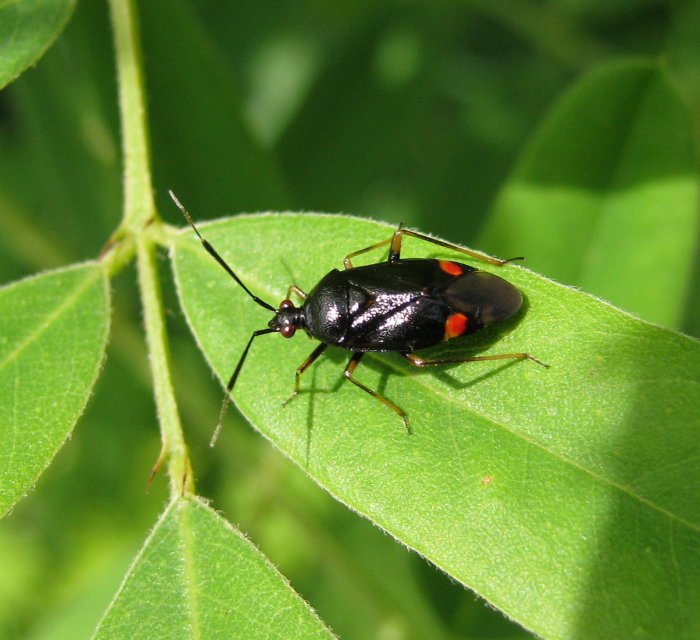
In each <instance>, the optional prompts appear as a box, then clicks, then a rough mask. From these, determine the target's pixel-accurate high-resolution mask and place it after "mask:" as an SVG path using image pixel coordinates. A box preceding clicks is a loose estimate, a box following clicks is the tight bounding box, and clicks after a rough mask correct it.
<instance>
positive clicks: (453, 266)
mask: <svg viewBox="0 0 700 640" xmlns="http://www.w3.org/2000/svg"><path fill="white" fill-rule="evenodd" d="M440 268H441V269H442V270H443V271H444V272H445V273H449V274H450V275H451V276H461V275H462V274H463V273H464V269H462V267H460V266H459V265H458V264H457V263H456V262H450V261H449V260H440Z"/></svg>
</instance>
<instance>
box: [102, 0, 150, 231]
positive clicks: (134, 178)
mask: <svg viewBox="0 0 700 640" xmlns="http://www.w3.org/2000/svg"><path fill="white" fill-rule="evenodd" d="M109 6H110V12H111V16H112V27H113V29H114V47H115V50H116V59H117V76H118V80H119V111H120V117H121V131H122V153H123V155H124V219H123V221H122V226H123V227H125V228H126V229H127V230H128V231H129V232H131V233H134V234H139V233H140V232H141V231H142V230H143V228H144V226H145V225H146V224H148V223H149V222H152V221H153V220H154V219H155V218H156V215H157V214H156V211H155V205H154V202H153V195H152V192H151V164H150V152H149V148H148V125H147V121H146V102H145V99H144V90H143V85H144V83H143V65H142V61H141V47H140V41H139V31H138V21H137V14H136V9H135V6H134V2H133V0H110V3H109Z"/></svg>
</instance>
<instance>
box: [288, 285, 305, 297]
mask: <svg viewBox="0 0 700 640" xmlns="http://www.w3.org/2000/svg"><path fill="white" fill-rule="evenodd" d="M292 292H293V293H296V294H297V295H298V296H299V297H300V298H301V299H302V300H306V294H305V293H304V292H303V291H302V290H301V289H300V288H299V287H297V286H296V285H295V284H290V285H289V289H287V300H291V297H292Z"/></svg>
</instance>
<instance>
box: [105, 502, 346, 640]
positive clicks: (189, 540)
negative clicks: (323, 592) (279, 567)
mask: <svg viewBox="0 0 700 640" xmlns="http://www.w3.org/2000/svg"><path fill="white" fill-rule="evenodd" d="M333 637H334V636H333V634H332V633H331V632H330V631H329V630H328V629H327V628H326V627H324V625H323V623H322V622H321V621H320V620H319V619H318V618H317V617H316V615H315V614H314V612H313V611H312V610H311V609H310V608H309V607H308V605H306V603H305V602H304V601H303V600H302V599H301V598H300V597H299V596H298V595H297V594H296V593H295V592H294V591H293V590H292V589H291V587H290V586H289V584H288V583H287V582H286V580H285V579H284V578H283V577H282V576H281V575H280V574H279V573H278V572H277V571H276V570H275V568H274V567H273V566H272V565H271V564H270V562H269V561H268V560H267V559H266V558H265V557H264V556H263V555H262V554H261V553H260V552H259V551H258V550H257V549H256V548H255V547H254V546H253V545H252V544H251V543H250V542H248V541H247V540H246V539H245V538H244V537H243V535H242V534H241V533H240V532H239V531H237V530H236V529H234V528H233V527H232V526H231V525H230V524H229V523H227V522H226V521H225V520H224V519H223V518H221V517H220V516H218V515H217V514H216V513H214V511H212V510H211V509H210V508H209V507H208V506H207V505H206V504H204V502H202V501H200V500H198V499H193V498H182V499H178V500H176V501H174V502H172V503H171V504H170V506H169V507H168V508H167V509H166V511H165V512H164V513H163V515H162V517H161V519H160V520H159V522H158V524H157V525H156V527H155V529H154V530H153V531H152V532H151V535H150V537H149V538H148V540H147V541H146V543H145V544H144V546H143V548H142V550H141V552H140V553H139V555H138V557H137V558H136V560H135V561H134V564H133V565H132V567H131V569H130V570H129V573H128V574H127V576H126V579H125V581H124V583H123V584H122V586H121V589H120V590H119V592H118V593H117V595H116V597H115V599H114V600H113V602H112V604H111V605H110V608H109V609H108V610H107V613H106V614H105V617H104V618H103V620H102V622H101V623H100V625H99V627H98V629H97V631H96V633H95V635H94V638H97V639H102V638H130V639H132V640H136V639H138V638H147V639H148V640H151V639H152V638H169V639H171V640H177V639H178V638H227V639H231V640H233V639H235V638H241V639H245V640H254V639H255V638H261V639H265V640H267V639H268V638H290V639H292V638H299V639H304V640H306V639H307V638H333Z"/></svg>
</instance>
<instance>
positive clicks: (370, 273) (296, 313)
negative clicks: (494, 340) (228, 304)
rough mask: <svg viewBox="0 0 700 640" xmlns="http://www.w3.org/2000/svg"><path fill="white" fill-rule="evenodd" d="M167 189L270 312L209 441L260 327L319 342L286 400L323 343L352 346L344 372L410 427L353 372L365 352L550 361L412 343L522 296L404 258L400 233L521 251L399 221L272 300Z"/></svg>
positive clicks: (476, 325) (470, 323)
mask: <svg viewBox="0 0 700 640" xmlns="http://www.w3.org/2000/svg"><path fill="white" fill-rule="evenodd" d="M170 197H171V198H172V199H173V201H174V202H175V204H176V205H177V207H178V208H179V209H180V211H181V212H182V214H183V215H184V216H185V219H186V220H187V222H188V223H189V224H190V226H191V227H192V229H193V230H194V232H195V233H196V234H197V237H198V238H199V240H200V242H201V243H202V245H203V246H204V248H205V249H206V250H207V251H208V252H209V254H211V256H212V257H213V258H214V259H215V260H216V261H217V262H218V263H219V264H220V265H221V266H222V267H223V268H224V270H225V271H226V272H227V273H228V274H229V275H230V276H231V277H232V278H233V279H234V280H235V281H236V282H237V283H238V284H239V285H240V286H241V287H242V288H243V290H244V291H245V292H246V293H247V294H248V295H249V296H250V297H251V298H252V299H253V300H254V301H255V302H256V303H257V304H259V305H260V306H261V307H263V308H265V309H267V310H268V311H271V312H272V313H273V314H274V316H273V317H272V319H271V320H270V321H269V322H268V324H267V328H265V329H258V330H256V331H254V332H253V333H252V335H251V336H250V339H249V340H248V343H247V344H246V346H245V349H243V353H242V355H241V357H240V358H239V360H238V363H237V364H236V368H235V369H234V371H233V374H232V375H231V378H230V379H229V382H228V384H227V385H226V394H225V396H224V400H223V402H222V406H221V414H220V416H219V422H218V423H217V428H216V431H215V433H214V436H213V438H212V443H213V442H214V441H215V440H216V437H217V435H218V432H219V430H220V428H221V422H222V419H223V416H224V414H225V412H226V408H227V406H228V402H229V398H230V394H231V392H232V391H233V388H234V386H235V384H236V380H237V379H238V375H239V374H240V372H241V368H242V367H243V363H244V361H245V359H246V356H247V355H248V351H249V350H250V346H251V344H252V343H253V340H254V339H255V338H257V337H258V336H261V335H264V334H266V333H281V334H282V336H283V337H285V338H291V337H292V336H293V335H294V334H295V332H296V331H297V329H302V330H304V331H305V332H306V333H307V334H308V335H309V336H311V337H312V338H316V339H317V340H319V342H320V344H319V345H318V346H317V347H316V348H315V349H314V350H313V351H312V353H311V355H309V357H308V358H306V360H304V362H302V363H301V365H299V367H298V368H297V370H296V375H295V379H294V390H293V391H292V394H291V396H290V397H289V398H288V399H287V400H286V401H285V403H284V404H285V405H286V404H287V403H288V402H289V401H290V400H292V399H293V398H295V397H296V396H297V395H298V394H299V386H300V380H301V376H302V374H303V373H304V371H306V370H307V369H308V368H309V366H311V364H312V363H313V362H315V361H316V360H317V359H318V357H319V356H320V355H321V354H322V353H323V352H324V351H325V350H326V349H327V348H328V346H334V347H342V348H343V349H347V350H348V351H351V352H352V355H351V356H350V360H349V361H348V364H347V366H346V367H345V377H346V378H347V379H348V380H349V381H350V382H352V383H353V384H354V385H355V386H357V387H359V388H360V389H362V390H363V391H365V392H367V393H368V394H370V395H371V396H373V397H374V398H376V399H377V400H379V401H381V402H383V403H384V404H385V405H386V406H387V407H389V409H391V410H392V411H394V412H395V413H396V414H397V415H399V416H400V417H401V419H402V420H403V423H404V425H405V427H406V430H407V431H408V433H411V426H410V422H409V419H408V416H407V415H406V412H405V411H404V410H403V409H401V407H399V406H398V405H396V404H394V403H393V402H392V401H391V400H389V399H388V398H385V397H384V396H382V395H380V394H379V393H377V392H376V391H374V390H373V389H370V388H369V387H367V386H365V385H364V384H363V383H362V382H360V381H359V380H358V379H357V378H355V375H354V374H355V369H356V368H357V365H358V364H359V363H360V361H361V359H362V357H363V356H364V354H365V353H367V352H370V351H395V352H397V353H399V354H400V355H401V356H403V357H404V358H405V359H406V360H407V361H408V362H409V363H410V364H412V365H413V366H416V367H427V366H433V365H442V364H457V363H464V362H480V361H482V360H532V361H533V362H536V363H537V364H539V365H542V366H544V367H547V366H548V365H546V364H544V363H543V362H541V361H540V360H538V359H537V358H535V357H533V356H531V355H530V354H529V353H503V354H497V355H486V356H471V357H467V358H440V359H435V360H430V359H426V358H422V357H419V356H418V355H416V354H415V351H416V350H419V349H424V348H427V347H432V346H434V345H437V344H439V343H440V342H443V341H445V340H450V339H452V338H457V337H459V336H463V335H469V334H471V333H474V332H475V331H478V330H479V329H482V328H484V327H487V326H490V325H493V324H495V323H497V322H501V321H502V320H506V319H507V318H510V317H511V316H513V315H514V314H515V313H517V312H518V310H519V309H520V307H521V305H522V301H523V299H522V295H521V293H520V291H519V290H518V289H517V288H516V287H515V286H513V285H512V284H510V283H509V282H507V281H506V280H504V279H503V278H500V277H498V276H496V275H493V274H492V273H487V272H485V271H480V270H479V269H476V268H475V267H471V266H469V265H466V264H462V263H460V262H454V261H451V260H437V259H425V258H402V257H401V242H402V239H403V237H404V236H411V237H413V238H418V239H419V240H423V241H425V242H430V243H432V244H436V245H438V246H440V247H445V248H447V249H451V250H453V251H458V252H460V253H463V254H466V255H468V256H470V257H471V258H475V259H477V260H482V261H484V262H488V263H489V264H492V265H496V266H503V265H504V264H506V263H508V262H511V261H513V260H521V259H522V258H510V259H509V260H499V259H497V258H491V257H489V256H486V255H483V254H480V253H477V252H475V251H470V250H469V249H465V248H464V247H460V246H457V245H455V244H452V243H450V242H444V241H442V240H437V239H436V238H431V237H430V236H427V235H425V234H422V233H419V232H417V231H412V230H411V229H405V228H404V227H403V224H401V225H399V227H398V229H397V230H396V231H395V232H394V234H393V235H392V236H391V238H387V239H385V240H382V241H380V242H377V243H376V244H373V245H371V246H369V247H365V248H364V249H360V250H359V251H354V252H352V253H350V254H348V255H347V256H346V257H345V260H344V267H345V268H344V270H342V271H339V270H338V269H333V270H332V271H330V272H329V273H327V274H326V275H325V276H324V277H323V278H321V280H320V281H319V282H318V284H317V285H316V286H315V287H314V288H313V289H312V290H311V291H310V292H309V293H308V294H306V293H304V291H302V289H300V288H299V287H298V286H296V285H294V284H292V285H290V287H289V289H288V290H287V295H286V297H285V299H284V300H282V302H281V303H280V304H279V306H278V307H277V308H275V307H274V306H273V305H271V304H269V303H267V302H265V301H264V300H262V299H260V298H259V297H258V296H256V295H255V294H253V293H252V292H251V291H250V290H249V289H248V287H247V286H246V285H245V284H244V283H243V282H242V281H241V279H240V278H239V277H238V276H237V275H236V273H235V272H234V271H233V269H231V267H229V265H228V264H227V263H226V261H225V260H224V259H223V258H222V257H221V255H220V254H219V253H218V252H217V251H216V249H214V247H212V245H211V244H209V242H207V240H205V239H204V237H203V236H202V235H201V234H200V233H199V230H198V229H197V227H196V226H195V224H194V222H193V221H192V218H191V216H190V215H189V213H188V212H187V210H186V209H185V208H184V206H183V205H182V204H181V203H180V201H179V200H178V199H177V198H176V197H175V195H174V194H173V192H172V191H171V192H170ZM386 245H389V257H388V259H387V260H386V261H385V262H378V263H376V264H369V265H365V266H361V267H354V266H353V264H352V259H353V258H355V257H357V256H359V255H361V254H363V253H367V252H368V251H372V250H374V249H378V248H380V247H383V246H386ZM292 293H294V294H296V295H297V296H298V297H299V298H300V299H301V300H302V303H301V304H300V305H299V306H296V305H295V304H294V303H293V302H292V300H291V296H292Z"/></svg>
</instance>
